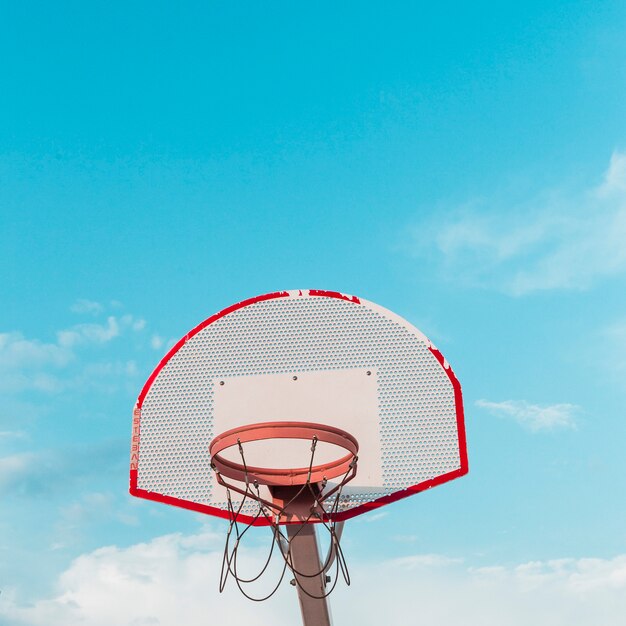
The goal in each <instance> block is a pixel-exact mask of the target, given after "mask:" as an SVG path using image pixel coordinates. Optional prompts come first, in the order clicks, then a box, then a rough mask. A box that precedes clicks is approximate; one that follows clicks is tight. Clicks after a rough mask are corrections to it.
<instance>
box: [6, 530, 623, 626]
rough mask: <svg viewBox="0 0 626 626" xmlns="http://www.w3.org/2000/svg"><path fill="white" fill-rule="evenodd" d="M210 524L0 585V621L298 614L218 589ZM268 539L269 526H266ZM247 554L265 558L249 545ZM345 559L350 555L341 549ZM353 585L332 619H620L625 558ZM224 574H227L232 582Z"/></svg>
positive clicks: (377, 569) (97, 623) (365, 567)
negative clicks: (45, 592)
mask: <svg viewBox="0 0 626 626" xmlns="http://www.w3.org/2000/svg"><path fill="white" fill-rule="evenodd" d="M224 532H225V525H224V527H221V528H220V530H219V532H217V533H214V532H211V531H204V532H201V533H199V534H197V535H191V536H184V535H179V534H176V535H166V536H163V537H158V538H156V539H153V540H152V541H149V542H147V543H140V544H136V545H133V546H130V547H128V548H118V547H107V548H101V549H99V550H96V551H94V552H91V553H89V554H85V555H83V556H81V557H79V558H77V559H76V560H74V561H73V562H72V563H71V565H70V566H69V568H68V569H67V570H66V571H65V572H63V573H62V574H61V576H60V577H59V579H58V581H57V585H56V587H57V591H56V592H55V594H54V595H53V596H52V597H50V598H45V599H39V600H37V601H35V602H34V603H30V604H26V603H20V601H19V596H18V593H17V590H5V593H3V596H2V597H3V598H4V600H3V602H1V603H0V621H2V619H4V620H5V621H4V622H3V623H9V624H11V625H12V626H19V625H28V626H75V625H76V626H77V625H78V624H81V625H82V626H110V625H111V624H115V625H116V626H139V625H141V624H160V625H161V626H178V625H179V624H186V626H204V625H205V624H206V623H207V615H209V616H210V622H211V623H227V624H229V625H230V626H249V624H252V623H254V624H277V625H281V624H284V625H285V626H287V625H289V626H292V625H293V624H299V623H300V616H299V609H298V601H297V598H296V594H295V592H294V589H293V588H292V587H291V586H290V585H288V584H283V586H282V587H281V589H280V591H279V593H278V596H277V597H274V598H272V599H271V600H269V601H268V602H263V603H253V602H250V601H248V600H246V599H245V598H244V597H242V596H241V595H240V594H239V592H238V590H237V589H236V587H235V586H234V585H233V584H229V585H227V587H226V591H225V593H224V594H222V595H220V594H219V593H218V590H217V585H218V576H219V569H220V564H221V552H222V544H223V540H224ZM267 538H268V540H269V533H268V537H267ZM248 556H249V563H248V564H254V565H258V564H260V563H262V555H261V552H259V551H257V550H256V549H252V550H251V551H250V552H249V554H248ZM348 558H349V555H348ZM351 574H352V581H353V582H352V586H351V587H349V588H348V587H346V586H345V585H343V586H338V588H337V589H336V590H335V592H334V593H333V595H332V596H331V605H332V611H333V615H334V617H335V620H336V623H338V624H359V625H360V626H374V625H376V624H380V623H385V624H388V625H389V626H394V625H402V626H404V625H405V624H407V623H422V622H423V623H425V624H437V625H438V626H457V625H458V624H464V625H466V626H502V624H506V626H527V625H528V624H533V626H590V625H591V624H594V625H595V624H602V626H618V625H621V624H623V616H624V615H625V614H626V555H620V556H616V557H615V558H612V559H597V558H582V559H571V558H568V559H560V560H550V561H533V562H528V563H521V564H518V565H512V566H504V565H499V564H498V565H494V566H490V567H472V566H471V565H468V564H465V563H464V562H463V561H462V560H461V559H451V558H449V557H445V556H441V555H410V556H407V557H405V558H403V559H392V560H386V561H358V562H352V564H351ZM229 582H230V583H232V581H229Z"/></svg>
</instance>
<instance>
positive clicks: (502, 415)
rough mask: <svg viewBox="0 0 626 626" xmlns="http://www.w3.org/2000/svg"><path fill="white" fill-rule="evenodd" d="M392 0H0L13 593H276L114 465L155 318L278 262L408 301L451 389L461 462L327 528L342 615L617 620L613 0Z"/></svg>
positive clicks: (26, 597) (225, 290)
mask: <svg viewBox="0 0 626 626" xmlns="http://www.w3.org/2000/svg"><path fill="white" fill-rule="evenodd" d="M406 4H407V3H389V2H388V3H385V4H384V5H383V4H374V3H364V2H359V3H348V2H346V3H342V4H341V5H337V3H317V4H315V5H311V6H307V7H294V5H293V3H273V4H271V5H267V4H265V5H263V6H261V5H254V4H252V3H243V4H242V3H239V4H237V6H228V5H227V4H226V3H192V2H186V3H179V5H177V6H176V7H173V6H171V3H155V2H150V3H134V4H133V5H132V6H127V3H117V2H109V3H106V4H103V3H100V4H97V3H96V4H94V3H91V4H90V5H85V4H84V3H79V2H71V3H66V4H64V5H63V7H62V8H60V7H59V6H56V5H55V6H54V7H52V6H51V5H47V4H45V3H37V2H22V3H13V5H12V6H8V5H5V6H3V7H2V8H1V9H0V57H1V58H2V59H3V60H4V62H3V63H2V64H1V65H0V84H2V87H3V88H2V92H1V94H0V181H1V184H0V268H1V273H0V276H1V280H0V304H1V306H0V503H1V506H0V589H1V590H2V594H1V595H0V623H2V624H7V625H8V626H14V625H15V626H19V625H23V624H28V625H31V624H32V625H38V624H45V625H46V626H56V625H57V624H63V625H71V624H75V623H79V622H80V623H85V624H88V625H89V626H92V625H96V624H111V623H116V624H148V623H154V624H156V623H160V624H174V623H177V622H176V619H177V618H176V617H175V616H176V615H180V610H181V608H180V604H181V603H184V605H185V607H186V608H185V610H186V611H187V610H188V611H189V612H190V613H189V615H188V616H187V619H188V623H190V624H196V623H197V624H200V623H204V622H203V621H202V620H203V619H204V617H205V616H206V615H207V611H210V612H211V613H212V614H213V615H214V616H220V615H230V613H229V612H228V611H229V610H230V609H231V608H232V606H233V605H234V606H236V608H237V611H240V615H241V622H240V623H244V622H245V620H248V621H249V619H252V618H253V617H254V616H258V615H261V616H265V619H267V622H268V623H269V621H270V619H271V620H272V621H273V622H274V623H285V624H287V623H294V620H295V619H296V618H297V602H296V600H295V597H293V593H292V591H293V590H292V589H291V588H288V589H287V590H285V591H284V592H283V593H282V595H281V597H280V599H279V600H276V601H275V602H270V603H268V604H267V605H263V607H261V608H259V607H257V606H256V605H255V606H253V607H250V606H249V603H247V601H245V600H244V599H243V598H240V597H238V596H237V595H236V594H235V593H230V594H229V595H227V596H226V597H218V595H217V591H216V589H217V584H218V570H217V569H216V568H217V563H218V561H217V560H216V559H217V556H216V555H217V554H218V553H219V550H220V541H221V539H222V537H223V534H224V532H225V526H224V524H223V523H222V522H218V521H212V520H209V519H202V518H200V517H199V516H196V515H194V514H190V513H188V512H185V511H179V510H176V509H170V508H168V507H165V506H162V505H158V504H153V503H149V502H147V501H134V500H133V499H132V498H130V496H128V495H127V486H128V485H127V483H128V478H127V473H128V472H127V466H128V449H129V437H130V426H131V412H132V407H133V404H134V402H135V399H136V397H137V395H138V393H139V391H140V389H141V386H142V384H143V382H144V380H145V379H146V378H147V376H148V375H149V373H150V372H151V371H152V369H153V368H154V366H155V365H156V363H157V362H158V361H159V360H160V358H161V357H162V355H163V354H164V353H165V351H166V349H167V347H168V345H169V344H170V343H171V342H173V341H175V340H177V339H178V338H179V337H180V336H182V335H183V334H184V333H185V332H187V331H188V330H189V329H190V328H192V327H193V326H195V325H196V324H197V323H198V322H200V321H201V320H203V319H205V318H206V317H208V316H209V315H210V314H212V313H214V312H216V311H218V310H220V309H222V308H224V307H225V306H227V305H229V304H231V303H233V302H236V301H239V300H241V299H244V298H246V297H250V296H253V295H257V294H260V293H265V292H269V291H274V290H282V289H298V288H303V289H304V288H320V289H331V290H340V291H344V292H348V293H354V294H357V295H359V296H362V297H364V298H367V299H369V300H373V301H374V302H377V303H379V304H381V305H383V306H385V307H387V308H390V309H392V310H394V311H395V312H397V313H399V314H400V315H402V316H403V317H405V318H407V319H408V320H409V321H411V322H412V323H414V324H415V325H417V326H418V327H419V328H420V329H421V330H422V331H423V332H424V333H425V334H426V335H428V336H429V337H430V338H431V340H432V341H433V342H434V343H435V344H436V345H437V347H438V348H440V349H441V350H442V352H443V353H444V355H445V356H446V358H447V359H448V360H449V361H450V363H451V364H452V366H453V367H454V369H455V372H456V374H457V376H458V377H459V379H460V381H461V384H462V386H463V390H464V398H465V406H466V414H467V429H468V446H469V458H470V474H469V475H468V476H467V477H465V478H463V479H461V480H458V481H455V482H454V483H450V484H448V485H444V486H441V487H438V488H437V489H435V490H432V491H431V492H428V493H425V494H421V495H419V496H416V497H414V498H411V499H408V500H404V501H401V502H399V503H397V504H394V505H393V506H390V507H387V509H385V510H384V514H381V515H377V514H374V515H370V516H369V517H367V516H365V517H362V518H359V519H356V520H354V521H353V522H351V523H349V525H348V526H347V528H346V533H345V535H344V537H345V539H344V541H345V544H346V547H347V558H348V559H349V561H350V562H351V563H353V576H354V581H355V582H354V583H353V586H352V587H351V588H349V589H347V590H346V589H344V590H339V591H338V592H337V593H336V597H335V598H333V610H334V612H335V615H336V617H337V619H338V620H340V618H342V616H343V622H342V623H349V621H350V618H349V615H350V610H354V606H355V603H356V604H358V605H359V610H362V611H363V613H362V615H361V617H360V618H359V619H360V620H361V623H363V624H369V623H370V621H368V620H376V619H379V617H380V615H381V613H380V611H381V610H382V609H381V606H380V604H381V603H380V602H376V601H375V600H374V598H377V597H378V598H385V600H386V601H388V602H390V603H393V604H394V606H396V607H398V608H397V610H398V611H401V610H405V609H407V607H408V606H409V605H407V602H409V600H411V598H415V597H416V594H417V595H419V594H420V590H423V594H422V597H421V600H420V604H421V606H422V611H423V615H424V616H427V617H428V618H429V620H430V622H431V623H433V624H442V625H447V624H452V623H458V620H459V619H463V621H464V623H468V624H481V625H484V624H491V623H493V624H511V625H513V626H516V625H517V624H522V623H528V622H533V623H535V624H539V625H543V624H550V625H554V624H562V623H563V624H565V623H567V624H573V625H574V626H578V625H582V624H599V623H602V624H607V625H613V624H618V623H621V622H620V619H621V618H620V615H623V614H624V612H625V611H626V605H625V604H624V597H626V593H625V591H626V500H625V499H624V497H623V494H624V478H623V477H624V475H625V470H626V461H625V460H624V454H623V447H624V446H623V442H624V441H625V439H626V419H625V417H626V415H625V411H624V401H625V399H626V385H625V383H624V380H626V243H625V242H626V115H625V114H624V113H625V111H626V37H624V32H625V29H626V9H625V8H624V5H623V3H620V2H595V3H586V2H567V3H565V2H552V3H540V2H526V3H522V4H520V5H518V6H514V7H513V6H510V4H507V3H499V4H495V3H486V2H475V3H472V4H471V5H467V4H466V3H460V2H459V3H454V2H445V3H438V4H437V5H436V6H435V5H428V6H426V5H424V6H419V5H417V4H413V5H412V6H411V7H408V6H406ZM546 4H548V6H546ZM261 540H262V537H260V538H259V542H261ZM251 558H254V554H253V555H252V557H251ZM155 564H159V565H160V566H161V567H157V566H156V565H155ZM146 572H150V575H147V574H146ZM372 572H383V573H384V576H382V577H378V576H373V575H372ZM381 578H382V579H384V581H385V582H384V583H382V582H381V583H380V585H381V586H380V587H379V588H373V585H374V584H375V583H376V582H377V581H378V580H379V579H381ZM288 587H289V586H288ZM451 595H452V597H454V599H455V601H454V602H452V603H451V602H449V598H450V597H451ZM132 598H141V599H142V600H141V602H139V603H137V602H133V601H132ZM494 598H497V601H496V600H494ZM112 599H114V601H113V600H112ZM281 603H282V604H281ZM351 607H352V608H351ZM403 607H404V608H403ZM105 608H106V610H104V609H105ZM116 611H117V612H116ZM259 611H260V613H259ZM455 611H458V613H455ZM294 616H295V617H294ZM386 617H387V619H388V621H389V620H391V621H389V623H394V624H395V623H403V622H402V621H401V614H400V613H398V614H395V613H393V614H386ZM231 619H232V618H231ZM81 620H82V621H81ZM150 620H152V621H150ZM158 620H160V621H158ZM281 620H282V621H281ZM346 620H347V621H346ZM393 620H396V621H393ZM546 620H547V621H546ZM233 623H234V622H233ZM237 623H239V622H237ZM371 623H374V622H373V621H372V622H371Z"/></svg>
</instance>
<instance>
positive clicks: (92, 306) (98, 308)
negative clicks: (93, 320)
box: [70, 299, 104, 315]
mask: <svg viewBox="0 0 626 626" xmlns="http://www.w3.org/2000/svg"><path fill="white" fill-rule="evenodd" d="M103 310H104V307H103V306H102V305H101V304H100V303H99V302H94V301H93V300H85V299H80V300H77V301H76V302H74V304H73V305H72V306H71V307H70V311H72V313H80V314H83V313H89V314H91V315H98V313H102V311H103Z"/></svg>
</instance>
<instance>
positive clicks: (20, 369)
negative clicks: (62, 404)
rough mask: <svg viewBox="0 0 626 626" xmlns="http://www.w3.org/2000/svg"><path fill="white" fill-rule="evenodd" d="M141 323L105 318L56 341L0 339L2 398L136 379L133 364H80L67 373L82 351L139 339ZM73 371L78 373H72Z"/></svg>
mask: <svg viewBox="0 0 626 626" xmlns="http://www.w3.org/2000/svg"><path fill="white" fill-rule="evenodd" d="M145 326H146V322H145V320H143V319H141V318H137V317H134V316H132V315H129V314H126V315H122V316H109V317H108V318H107V319H106V321H105V322H103V323H88V324H75V325H73V326H70V327H69V328H66V329H63V330H60V331H58V332H57V333H56V341H54V342H50V341H48V342H45V341H41V340H39V339H37V338H27V337H25V336H24V335H23V334H22V333H20V332H9V333H0V374H1V375H0V392H5V393H20V392H23V391H38V392H43V393H60V392H62V391H64V390H66V389H68V387H72V386H75V385H79V386H82V387H83V388H85V385H86V384H87V383H89V380H88V377H89V374H90V373H93V374H94V377H92V378H93V380H92V381H91V382H92V383H93V385H92V384H88V385H87V386H88V387H90V388H91V387H93V386H94V385H95V386H96V387H97V386H98V385H100V384H101V383H104V385H105V386H106V387H107V388H108V386H110V381H111V376H112V375H134V374H135V373H136V372H137V367H136V364H135V362H134V361H126V362H121V361H120V360H119V359H117V360H115V361H112V362H104V363H86V364H85V363H82V366H81V367H80V369H79V371H70V370H71V367H70V366H73V365H76V364H78V363H79V361H80V359H81V358H82V355H81V351H82V352H84V351H86V350H89V349H101V348H103V347H105V346H106V345H107V344H110V343H111V342H112V341H113V340H114V339H116V338H118V337H121V336H123V335H124V334H125V333H131V334H132V333H141V331H143V330H144V328H145ZM74 369H75V370H76V369H77V368H76V367H75V368H74Z"/></svg>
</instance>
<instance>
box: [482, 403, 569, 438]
mask: <svg viewBox="0 0 626 626" xmlns="http://www.w3.org/2000/svg"><path fill="white" fill-rule="evenodd" d="M476 406H479V407H481V408H483V409H486V410H487V411H489V413H491V414H492V415H495V416H496V417H501V418H505V419H512V420H514V421H516V422H517V423H519V424H521V425H522V426H524V427H525V428H527V429H528V430H530V431H532V432H535V433H536V432H539V431H549V430H558V429H572V428H576V419H575V418H576V415H577V414H578V413H579V412H580V407H578V406H576V405H575V404H548V405H538V404H530V403H529V402H526V401H525V400H505V401H504V402H491V401H489V400H477V402H476Z"/></svg>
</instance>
